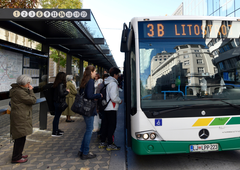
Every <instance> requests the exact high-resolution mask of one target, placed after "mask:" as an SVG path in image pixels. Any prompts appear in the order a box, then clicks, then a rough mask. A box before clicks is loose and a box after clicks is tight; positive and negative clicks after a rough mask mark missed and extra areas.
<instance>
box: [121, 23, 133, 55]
mask: <svg viewBox="0 0 240 170" xmlns="http://www.w3.org/2000/svg"><path fill="white" fill-rule="evenodd" d="M132 32H133V31H132V29H129V28H128V27H127V25H126V24H125V23H124V24H123V31H122V39H121V48H120V51H121V52H129V51H130V49H131V43H132Z"/></svg>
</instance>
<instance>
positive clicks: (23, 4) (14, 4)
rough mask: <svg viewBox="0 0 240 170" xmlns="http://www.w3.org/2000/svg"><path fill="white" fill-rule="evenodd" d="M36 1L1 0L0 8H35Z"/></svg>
mask: <svg viewBox="0 0 240 170" xmlns="http://www.w3.org/2000/svg"><path fill="white" fill-rule="evenodd" d="M37 4H38V0H11V1H9V0H1V3H0V8H36V7H37Z"/></svg>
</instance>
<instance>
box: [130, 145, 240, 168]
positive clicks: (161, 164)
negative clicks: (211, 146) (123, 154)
mask: <svg viewBox="0 0 240 170" xmlns="http://www.w3.org/2000/svg"><path fill="white" fill-rule="evenodd" d="M126 168H127V169H128V170H149V169H150V170H159V169H161V170H175V169H176V170H206V169H207V170H240V150H236V151H222V152H208V153H191V154H172V155H151V156H139V155H136V154H135V153H133V151H132V150H131V148H128V147H127V166H126Z"/></svg>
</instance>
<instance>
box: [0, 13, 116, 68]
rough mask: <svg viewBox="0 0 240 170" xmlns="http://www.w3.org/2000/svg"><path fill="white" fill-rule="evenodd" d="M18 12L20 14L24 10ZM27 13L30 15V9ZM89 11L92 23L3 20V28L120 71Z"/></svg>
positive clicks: (59, 20)
mask: <svg viewBox="0 0 240 170" xmlns="http://www.w3.org/2000/svg"><path fill="white" fill-rule="evenodd" d="M4 10H6V9H0V14H3V11H4ZM8 10H10V9H8ZM15 10H16V9H15ZM19 10H20V12H21V10H23V9H19ZM31 10H33V11H34V10H38V11H39V10H40V9H31ZM45 10H46V9H45ZM51 10H52V9H51ZM26 11H27V12H28V10H27V9H26ZM89 11H90V12H89V14H90V21H86V20H81V19H77V18H76V19H74V20H73V19H69V20H68V19H23V18H22V19H19V18H18V19H14V18H10V19H8V18H1V17H0V27H1V28H3V29H6V30H8V31H11V32H14V33H16V34H19V35H21V36H24V37H27V38H29V39H31V40H34V41H37V42H39V43H42V44H46V45H49V46H51V47H53V48H55V49H58V50H60V51H63V52H65V53H67V54H70V55H72V56H74V57H77V58H80V59H83V60H85V61H88V62H90V63H92V64H95V65H98V66H100V67H103V68H106V69H109V68H111V67H113V66H115V67H117V64H116V62H115V60H114V58H113V56H112V54H111V51H110V49H109V47H108V45H107V43H106V40H105V39H104V36H103V34H102V32H101V29H100V28H99V26H98V24H97V21H96V20H95V18H94V16H93V14H92V12H91V10H89ZM0 16H1V15H0ZM2 16H3V15H2Z"/></svg>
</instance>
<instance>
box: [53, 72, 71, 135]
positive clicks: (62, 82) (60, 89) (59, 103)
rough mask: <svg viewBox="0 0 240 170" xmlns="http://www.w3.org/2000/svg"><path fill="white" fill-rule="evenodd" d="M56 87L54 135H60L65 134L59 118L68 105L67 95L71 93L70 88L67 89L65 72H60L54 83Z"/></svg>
mask: <svg viewBox="0 0 240 170" xmlns="http://www.w3.org/2000/svg"><path fill="white" fill-rule="evenodd" d="M53 88H54V97H53V100H54V107H55V116H54V119H53V131H52V136H53V137H60V136H62V135H63V133H64V132H63V131H62V130H60V129H59V128H58V124H59V118H60V116H61V114H62V112H63V111H64V110H65V109H66V107H67V106H68V105H67V103H66V95H68V93H69V89H66V74H65V73H64V72H59V73H58V74H57V76H56V78H55V81H54V83H53Z"/></svg>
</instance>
